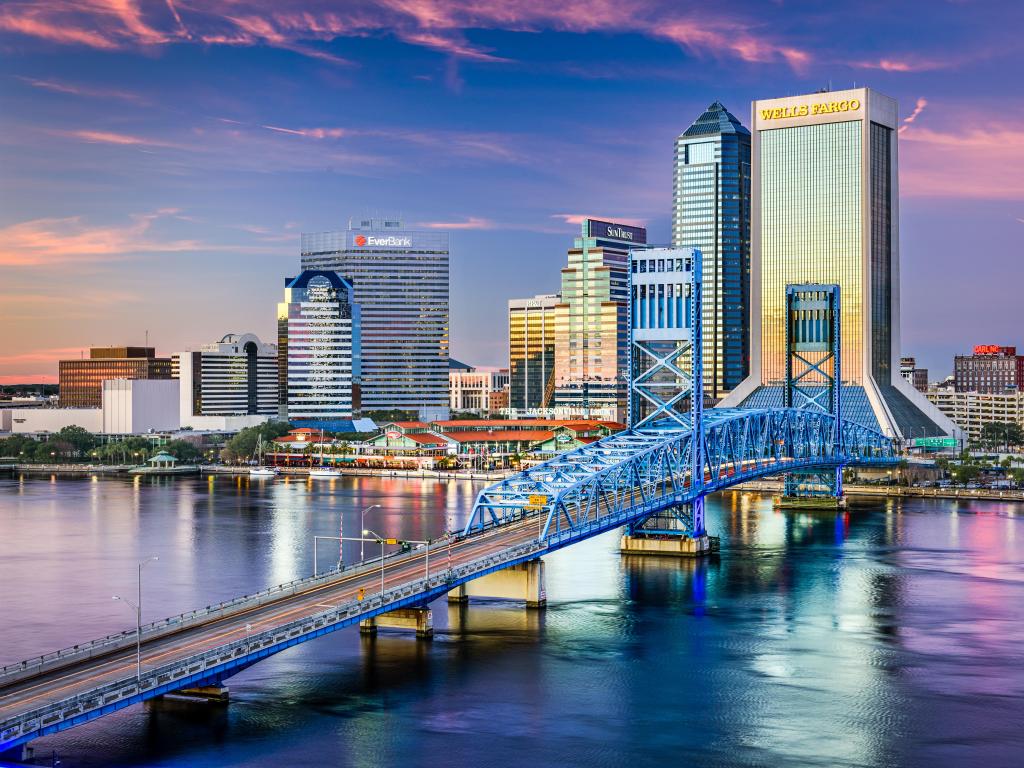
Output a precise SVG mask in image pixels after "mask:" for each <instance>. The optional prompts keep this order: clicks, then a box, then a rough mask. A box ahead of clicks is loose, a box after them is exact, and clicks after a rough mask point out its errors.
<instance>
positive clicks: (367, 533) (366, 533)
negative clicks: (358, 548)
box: [363, 528, 397, 603]
mask: <svg viewBox="0 0 1024 768" xmlns="http://www.w3.org/2000/svg"><path fill="white" fill-rule="evenodd" d="M363 536H373V537H374V538H375V539H377V541H379V542H380V601H381V603H383V602H384V544H385V542H386V540H385V539H384V537H383V536H381V535H380V534H379V533H375V532H373V531H371V530H370V529H369V528H366V529H364V530H363ZM391 542H392V543H397V542H396V541H395V539H392V540H391Z"/></svg>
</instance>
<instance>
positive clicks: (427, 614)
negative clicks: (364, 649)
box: [359, 608, 434, 640]
mask: <svg viewBox="0 0 1024 768" xmlns="http://www.w3.org/2000/svg"><path fill="white" fill-rule="evenodd" d="M378 627H384V628H385V629H388V628H390V629H412V630H415V631H416V637H418V638H421V639H424V640H427V639H429V638H431V637H433V636H434V615H433V613H431V611H430V609H429V608H396V609H395V610H393V611H388V612H387V613H382V614H379V615H377V616H374V617H372V618H369V619H363V620H362V621H360V622H359V634H361V635H376V634H377V628H378Z"/></svg>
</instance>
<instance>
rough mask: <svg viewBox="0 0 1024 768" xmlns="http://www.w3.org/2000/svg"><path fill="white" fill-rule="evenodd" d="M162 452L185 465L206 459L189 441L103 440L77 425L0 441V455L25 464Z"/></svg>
mask: <svg viewBox="0 0 1024 768" xmlns="http://www.w3.org/2000/svg"><path fill="white" fill-rule="evenodd" d="M161 451H164V452H166V453H169V454H171V455H172V456H174V457H175V458H176V459H177V460H178V461H179V462H181V463H182V464H195V463H196V462H198V461H200V460H202V459H203V458H204V456H203V449H202V448H200V447H199V446H197V445H196V444H195V443H192V442H190V441H188V440H171V441H170V442H169V443H167V444H165V445H154V444H153V443H152V442H151V441H150V440H148V439H146V438H144V437H128V438H125V439H124V440H120V441H118V442H111V443H103V442H100V439H99V437H97V436H96V435H94V434H93V433H92V432H89V431H88V430H86V429H83V428H82V427H78V426H74V425H72V426H68V427H64V428H63V429H62V430H60V431H59V432H55V433H53V434H52V435H50V437H49V439H48V440H46V441H45V442H44V441H39V440H34V439H33V438H31V437H26V436H25V435H11V436H10V437H8V438H6V439H3V440H0V457H3V458H13V459H17V460H18V461H19V462H24V463H26V464H33V463H35V464H68V463H89V464H142V463H144V462H145V461H146V460H147V459H150V458H152V457H153V456H155V455H156V454H158V453H160V452H161Z"/></svg>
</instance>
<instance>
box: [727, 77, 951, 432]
mask: <svg viewBox="0 0 1024 768" xmlns="http://www.w3.org/2000/svg"><path fill="white" fill-rule="evenodd" d="M752 113H753V114H752V128H753V131H752V134H753V135H752V169H753V170H752V180H751V184H752V186H751V189H752V206H751V286H752V288H751V317H752V324H751V326H752V327H751V375H750V377H749V378H747V379H746V380H745V381H744V382H743V384H741V385H740V386H739V387H737V388H736V389H735V390H734V391H733V393H732V394H731V395H730V396H729V397H727V398H726V400H725V401H724V403H723V404H724V405H739V404H745V405H748V406H755V407H756V406H762V407H776V406H780V405H781V404H782V397H783V392H782V390H783V387H782V382H784V381H785V376H786V335H785V334H786V312H785V301H786V286H787V285H791V284H803V283H823V284H831V283H836V284H838V285H839V286H840V294H841V298H840V304H841V338H842V341H841V348H840V355H841V360H842V376H843V410H844V414H845V416H846V417H847V418H849V419H851V420H853V421H857V422H860V423H861V424H864V425H866V426H869V427H873V428H875V429H879V430H880V431H882V432H883V433H884V434H887V435H890V436H892V437H895V438H903V439H909V438H910V437H912V436H925V437H927V436H938V435H943V434H952V433H953V431H955V430H956V427H955V426H954V424H953V423H952V422H951V421H950V420H949V419H948V418H947V417H946V416H945V415H943V414H942V412H941V411H939V410H938V409H937V408H935V407H934V406H933V405H932V404H931V403H929V402H928V400H927V399H926V398H925V397H924V396H923V395H922V394H921V393H919V392H918V391H916V390H915V389H914V388H913V387H912V386H910V384H909V383H908V382H906V381H905V380H904V379H903V377H902V376H900V375H899V368H898V366H899V348H900V344H899V327H900V319H899V312H900V299H899V284H900V280H899V278H900V273H899V237H898V235H899V232H898V200H899V195H898V178H897V166H898V163H897V146H896V143H897V128H898V126H899V115H898V108H897V104H896V102H895V101H894V100H893V99H891V98H889V97H887V96H883V95H882V94H880V93H877V92H875V91H872V90H870V89H867V88H858V89H853V90H847V91H835V92H826V93H815V94H808V95H804V96H792V97H787V98H781V99H770V100H764V101H755V102H754V103H753V107H752Z"/></svg>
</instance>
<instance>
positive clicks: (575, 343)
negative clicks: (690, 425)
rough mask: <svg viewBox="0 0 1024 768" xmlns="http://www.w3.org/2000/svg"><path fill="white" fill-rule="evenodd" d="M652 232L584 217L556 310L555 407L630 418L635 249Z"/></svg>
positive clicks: (572, 413) (583, 413)
mask: <svg viewBox="0 0 1024 768" xmlns="http://www.w3.org/2000/svg"><path fill="white" fill-rule="evenodd" d="M646 242H647V230H646V229H644V228H643V227H632V226H627V225H625V224H615V223H612V222H607V221H598V220H596V219H584V220H583V228H582V233H581V236H580V237H578V238H576V239H575V241H574V243H573V247H572V248H570V249H569V254H568V256H569V258H568V262H569V263H568V266H566V267H565V268H564V269H562V291H561V300H560V302H559V303H558V304H557V305H556V307H555V410H556V412H557V413H558V414H559V415H560V416H561V415H564V416H566V417H569V418H574V417H580V418H585V419H587V418H600V419H606V420H611V421H623V420H624V419H625V418H626V398H627V391H628V383H629V382H628V378H629V371H628V358H629V328H628V310H629V307H628V304H629V250H630V248H632V247H633V246H636V245H643V244H645V243H646Z"/></svg>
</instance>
